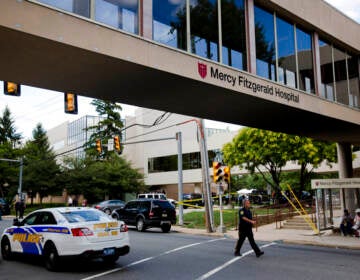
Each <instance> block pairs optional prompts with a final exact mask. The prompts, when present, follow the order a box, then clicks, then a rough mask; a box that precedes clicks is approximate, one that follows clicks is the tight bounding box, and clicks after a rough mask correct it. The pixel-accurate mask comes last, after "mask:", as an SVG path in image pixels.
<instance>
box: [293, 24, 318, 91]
mask: <svg viewBox="0 0 360 280" xmlns="http://www.w3.org/2000/svg"><path fill="white" fill-rule="evenodd" d="M296 46H297V50H296V51H297V61H298V69H299V71H298V73H299V86H298V88H299V89H301V90H303V91H306V92H309V93H315V82H314V67H313V52H312V39H311V35H310V34H309V33H307V32H305V31H303V30H301V29H300V28H298V27H297V28H296Z"/></svg>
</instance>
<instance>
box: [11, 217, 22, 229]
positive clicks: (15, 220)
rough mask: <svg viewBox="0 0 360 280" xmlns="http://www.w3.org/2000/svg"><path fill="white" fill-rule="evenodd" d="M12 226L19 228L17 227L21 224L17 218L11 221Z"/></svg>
mask: <svg viewBox="0 0 360 280" xmlns="http://www.w3.org/2000/svg"><path fill="white" fill-rule="evenodd" d="M13 226H17V227H19V226H21V222H20V221H19V220H18V219H17V218H15V219H14V220H13Z"/></svg>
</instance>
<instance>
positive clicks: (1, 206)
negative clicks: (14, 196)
mask: <svg viewBox="0 0 360 280" xmlns="http://www.w3.org/2000/svg"><path fill="white" fill-rule="evenodd" d="M0 211H1V213H0V214H1V215H9V214H10V205H9V203H7V201H6V200H5V199H4V198H2V197H0Z"/></svg>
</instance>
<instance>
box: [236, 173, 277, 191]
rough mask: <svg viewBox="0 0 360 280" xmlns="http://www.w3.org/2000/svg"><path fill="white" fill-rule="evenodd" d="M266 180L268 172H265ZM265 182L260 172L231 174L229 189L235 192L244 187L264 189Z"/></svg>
mask: <svg viewBox="0 0 360 280" xmlns="http://www.w3.org/2000/svg"><path fill="white" fill-rule="evenodd" d="M265 176H266V177H267V180H270V179H271V178H269V177H270V175H269V174H265ZM266 185H267V182H266V180H265V179H264V177H263V176H262V175H261V174H258V173H254V174H245V175H237V176H234V175H233V176H231V191H232V192H235V191H237V190H240V189H243V188H246V189H257V190H266Z"/></svg>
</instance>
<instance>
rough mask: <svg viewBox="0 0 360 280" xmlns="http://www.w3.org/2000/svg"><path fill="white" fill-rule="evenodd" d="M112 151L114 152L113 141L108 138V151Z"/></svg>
mask: <svg viewBox="0 0 360 280" xmlns="http://www.w3.org/2000/svg"><path fill="white" fill-rule="evenodd" d="M113 150H114V139H113V138H109V140H108V151H113Z"/></svg>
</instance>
